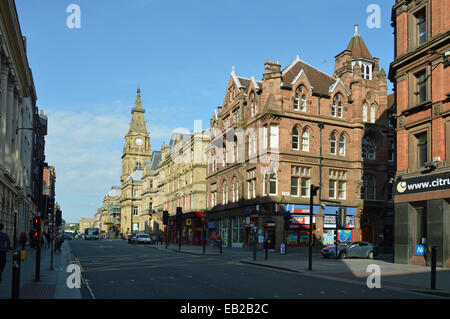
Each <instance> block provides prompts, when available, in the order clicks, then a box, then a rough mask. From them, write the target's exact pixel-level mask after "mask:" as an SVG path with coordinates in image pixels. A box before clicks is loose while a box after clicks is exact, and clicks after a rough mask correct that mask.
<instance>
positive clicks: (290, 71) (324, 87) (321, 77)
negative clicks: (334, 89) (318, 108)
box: [283, 58, 336, 95]
mask: <svg viewBox="0 0 450 319" xmlns="http://www.w3.org/2000/svg"><path fill="white" fill-rule="evenodd" d="M302 69H303V71H304V72H305V74H306V77H307V78H308V80H309V82H310V83H311V86H312V87H313V92H315V93H318V94H320V95H328V94H329V93H328V92H329V89H330V87H331V86H332V85H333V84H334V83H335V82H336V79H335V78H333V77H331V76H329V75H328V74H326V73H324V72H322V71H319V70H318V69H316V68H315V67H313V66H311V65H309V64H307V63H305V62H303V61H302V60H300V59H298V58H297V60H295V61H294V62H292V63H291V64H290V65H289V66H287V67H286V68H285V69H284V70H283V83H284V87H292V84H291V83H292V81H293V80H294V79H295V78H296V77H297V75H298V74H299V73H300V71H301V70H302Z"/></svg>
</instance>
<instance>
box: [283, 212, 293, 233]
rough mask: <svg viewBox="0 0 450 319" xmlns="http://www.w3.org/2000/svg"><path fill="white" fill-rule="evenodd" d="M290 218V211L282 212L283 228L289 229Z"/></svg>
mask: <svg viewBox="0 0 450 319" xmlns="http://www.w3.org/2000/svg"><path fill="white" fill-rule="evenodd" d="M291 219H292V213H290V212H286V214H284V229H286V230H287V229H289V227H290V226H291Z"/></svg>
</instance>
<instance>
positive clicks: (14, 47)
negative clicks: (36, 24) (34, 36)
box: [0, 0, 47, 243]
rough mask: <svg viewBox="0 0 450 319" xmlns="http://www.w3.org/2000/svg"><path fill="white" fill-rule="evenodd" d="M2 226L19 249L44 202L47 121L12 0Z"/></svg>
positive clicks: (3, 66) (2, 19)
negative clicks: (38, 102)
mask: <svg viewBox="0 0 450 319" xmlns="http://www.w3.org/2000/svg"><path fill="white" fill-rule="evenodd" d="M0 32H1V35H2V36H1V39H0V222H1V223H3V224H4V225H5V231H6V232H7V233H8V234H9V236H10V237H11V239H12V240H13V241H14V243H16V241H17V239H18V236H19V235H20V234H21V233H22V232H25V233H27V234H28V232H29V231H30V230H31V229H32V220H33V217H34V216H36V215H37V212H38V211H41V212H42V211H43V207H40V200H41V196H42V183H43V181H42V165H43V163H44V161H45V157H44V137H45V135H46V130H47V128H46V118H45V116H43V115H40V114H39V112H38V110H37V107H36V100H37V97H36V91H35V86H34V82H33V76H32V72H31V69H30V67H29V64H28V59H27V52H26V38H25V37H24V36H23V35H22V33H21V29H20V23H19V20H18V16H17V10H16V6H15V3H14V1H13V0H5V1H1V3H0Z"/></svg>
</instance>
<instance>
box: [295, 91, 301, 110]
mask: <svg viewBox="0 0 450 319" xmlns="http://www.w3.org/2000/svg"><path fill="white" fill-rule="evenodd" d="M299 103H300V96H299V95H298V93H295V98H294V110H295V111H298V110H299Z"/></svg>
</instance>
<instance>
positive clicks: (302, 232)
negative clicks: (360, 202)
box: [284, 204, 356, 246]
mask: <svg viewBox="0 0 450 319" xmlns="http://www.w3.org/2000/svg"><path fill="white" fill-rule="evenodd" d="M309 209H310V206H309V205H297V204H287V205H285V207H284V211H285V212H290V213H291V214H292V219H291V224H290V227H289V229H288V230H286V242H287V245H288V246H308V244H309V236H310V235H309V228H310V215H309ZM338 209H339V206H322V207H320V206H318V205H314V206H313V239H314V238H317V239H318V240H319V241H320V242H321V244H323V245H324V246H331V245H334V235H335V233H336V231H337V230H336V213H337V211H338ZM346 211H347V222H346V224H347V225H346V229H342V230H338V240H340V241H341V242H345V241H352V240H354V227H355V226H354V224H355V219H354V215H355V212H356V208H355V207H346ZM319 212H320V214H319ZM316 225H323V229H321V230H319V229H317V230H316Z"/></svg>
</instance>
